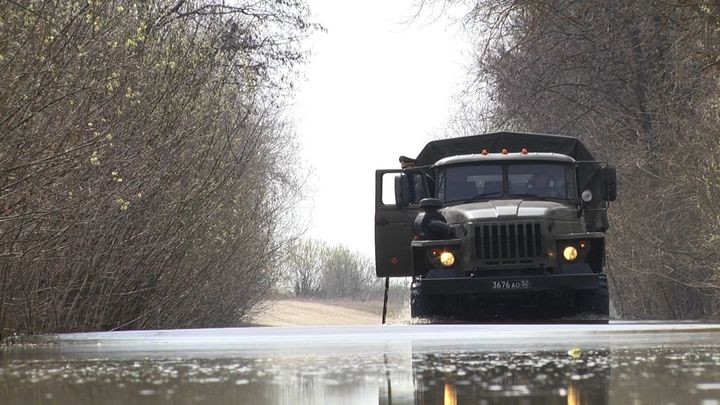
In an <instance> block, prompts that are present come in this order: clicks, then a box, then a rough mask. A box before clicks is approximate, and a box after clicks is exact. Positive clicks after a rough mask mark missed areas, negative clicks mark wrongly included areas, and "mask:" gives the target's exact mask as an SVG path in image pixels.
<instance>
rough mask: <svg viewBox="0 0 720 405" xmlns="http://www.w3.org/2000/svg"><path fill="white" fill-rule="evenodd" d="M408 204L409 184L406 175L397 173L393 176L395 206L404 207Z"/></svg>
mask: <svg viewBox="0 0 720 405" xmlns="http://www.w3.org/2000/svg"><path fill="white" fill-rule="evenodd" d="M408 205H410V185H409V184H408V181H407V176H405V175H404V174H399V175H397V176H395V206H396V207H398V208H405V207H407V206H408Z"/></svg>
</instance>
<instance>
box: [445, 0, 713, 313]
mask: <svg viewBox="0 0 720 405" xmlns="http://www.w3.org/2000/svg"><path fill="white" fill-rule="evenodd" d="M456 3H458V4H460V5H461V6H462V7H467V8H466V10H467V14H466V17H465V21H464V23H465V24H466V25H465V26H466V27H467V28H468V32H469V33H470V34H471V35H472V38H473V39H474V41H473V42H474V44H475V58H474V61H475V62H474V64H473V66H472V78H471V80H470V81H469V84H468V86H467V91H466V92H465V93H464V94H463V97H462V100H463V102H462V108H461V109H460V113H459V114H458V116H457V117H456V119H455V121H454V124H455V130H456V131H455V132H460V133H466V134H467V133H477V132H485V131H489V130H496V129H514V130H522V131H528V132H545V133H562V134H573V135H579V136H580V137H581V139H582V140H583V141H584V142H585V143H587V144H588V145H589V146H590V148H591V150H593V151H594V153H596V154H597V155H598V157H599V158H600V159H605V160H607V161H608V162H609V163H611V164H613V165H616V166H617V167H618V173H619V199H618V201H617V203H615V204H613V205H612V206H611V208H610V210H611V230H610V232H609V234H608V244H609V254H608V268H607V270H608V273H609V276H610V280H611V289H612V292H611V294H612V297H613V300H614V303H615V306H616V308H617V309H618V311H619V312H620V314H621V315H622V316H625V317H630V318H636V317H638V318H675V319H678V318H715V319H718V318H720V142H719V141H720V137H719V135H720V130H719V129H718V128H720V91H719V89H718V86H719V84H720V82H719V80H718V78H719V77H720V75H718V73H719V72H720V70H719V69H720V4H718V3H717V2H706V1H680V2H677V1H663V0H659V1H657V0H653V1H650V0H640V1H633V2H618V1H609V0H605V1H594V2H588V1H580V0H500V1H495V0H493V1H486V0H481V1H478V2H470V3H467V4H466V3H463V2H456ZM456 5H457V4H456Z"/></svg>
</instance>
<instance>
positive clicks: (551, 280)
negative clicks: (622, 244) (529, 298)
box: [416, 273, 605, 295]
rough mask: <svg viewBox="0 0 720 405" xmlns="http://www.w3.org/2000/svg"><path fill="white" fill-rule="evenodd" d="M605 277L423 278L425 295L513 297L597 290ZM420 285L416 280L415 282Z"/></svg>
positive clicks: (579, 275)
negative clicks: (516, 295) (527, 293)
mask: <svg viewBox="0 0 720 405" xmlns="http://www.w3.org/2000/svg"><path fill="white" fill-rule="evenodd" d="M601 277H605V275H604V274H597V273H592V274H551V275H538V276H509V277H502V276H499V277H454V278H423V279H422V280H420V283H421V286H422V287H421V288H422V291H423V294H428V295H456V294H479V293H482V294H487V293H493V294H512V293H522V292H532V291H554V290H566V291H574V290H595V289H597V288H598V287H599V286H600V278H601ZM416 282H417V281H416Z"/></svg>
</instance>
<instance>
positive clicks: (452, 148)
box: [415, 132, 595, 166]
mask: <svg viewBox="0 0 720 405" xmlns="http://www.w3.org/2000/svg"><path fill="white" fill-rule="evenodd" d="M523 148H525V149H527V150H528V151H530V152H544V153H555V154H561V155H566V156H569V157H571V158H573V159H574V160H595V158H593V156H592V154H591V153H590V151H589V150H588V149H587V148H586V147H585V145H583V144H582V142H580V139H579V138H576V137H572V136H565V135H549V134H533V133H524V132H493V133H489V134H481V135H472V136H462V137H457V138H448V139H440V140H437V141H432V142H430V143H428V144H427V145H425V148H423V150H422V151H420V153H419V154H418V156H417V158H416V159H415V164H416V165H417V166H426V165H433V164H436V163H437V162H438V161H440V160H441V159H443V158H446V157H449V156H458V155H471V154H481V153H482V151H483V150H487V151H488V152H489V153H490V154H495V153H499V152H500V151H502V150H503V149H507V150H508V151H509V152H520V151H521V150H522V149H523Z"/></svg>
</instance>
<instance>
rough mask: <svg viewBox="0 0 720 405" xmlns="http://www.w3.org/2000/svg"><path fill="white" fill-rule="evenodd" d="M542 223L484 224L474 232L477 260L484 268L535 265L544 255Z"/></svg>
mask: <svg viewBox="0 0 720 405" xmlns="http://www.w3.org/2000/svg"><path fill="white" fill-rule="evenodd" d="M540 229H541V227H540V224H539V223H506V224H484V225H480V226H478V227H476V228H475V243H476V245H477V256H478V258H479V259H480V260H483V261H484V262H485V264H514V263H532V262H533V260H534V259H536V258H537V257H540V256H542V255H543V248H542V247H543V246H542V233H541V232H540Z"/></svg>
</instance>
